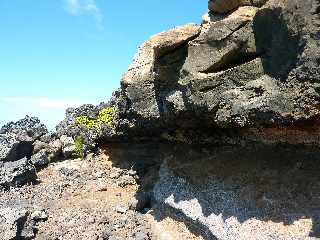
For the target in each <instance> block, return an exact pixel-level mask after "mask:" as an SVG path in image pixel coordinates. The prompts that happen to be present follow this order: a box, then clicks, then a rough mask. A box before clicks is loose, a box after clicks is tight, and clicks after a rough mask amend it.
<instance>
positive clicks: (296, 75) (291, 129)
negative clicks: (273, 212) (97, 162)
mask: <svg viewBox="0 0 320 240" xmlns="http://www.w3.org/2000/svg"><path fill="white" fill-rule="evenodd" d="M209 9H210V10H211V11H209V13H208V14H206V15H205V16H204V17H203V21H202V24H201V26H197V25H194V24H187V25H185V26H181V27H177V28H175V29H172V30H169V31H167V32H163V33H160V34H157V35H155V36H153V37H151V38H150V39H149V40H148V41H146V42H145V43H144V44H142V46H140V48H139V51H138V53H137V54H136V56H135V58H134V61H133V63H132V64H131V65H130V66H129V69H128V71H127V73H125V74H124V76H123V78H122V80H121V88H120V89H119V90H118V91H117V92H115V94H114V98H113V100H112V101H111V102H110V104H111V105H112V106H113V107H114V108H115V109H116V112H117V115H116V117H115V121H114V125H113V126H112V127H109V128H110V129H108V130H106V129H104V130H103V131H102V132H101V131H100V132H98V133H97V132H95V133H94V134H91V135H95V138H97V139H99V138H103V139H104V141H109V140H110V141H113V140H114V139H115V138H117V139H122V140H123V139H135V140H137V139H140V140H143V139H148V138H150V139H158V140H168V138H169V139H171V140H172V139H178V138H179V139H180V140H183V141H184V142H189V143H215V142H216V141H218V142H219V143H221V141H223V140H222V139H228V138H229V137H230V134H229V132H231V133H232V135H233V136H232V138H236V137H240V138H244V137H245V138H249V139H251V140H255V139H256V138H259V140H264V137H265V136H267V138H268V139H269V140H270V139H273V140H275V141H281V142H283V141H286V140H288V141H289V140H290V141H292V139H294V138H295V141H296V143H303V142H304V141H307V142H309V143H310V142H314V143H317V142H318V139H317V137H315V136H312V137H311V138H310V139H305V138H304V137H301V139H298V138H299V137H296V136H297V135H300V134H302V136H303V135H304V133H306V132H308V129H310V128H312V132H313V133H314V132H318V131H319V130H318V127H317V125H318V124H317V122H318V117H319V80H320V79H319V76H320V74H319V58H320V48H319V44H320V43H319V2H318V1H311V0H308V1H297V0H296V1H280V0H277V1H276V0H273V1H209ZM78 112H79V111H78ZM92 112H93V113H94V112H95V111H89V112H88V111H80V113H78V115H77V114H74V113H72V114H73V115H74V116H73V117H69V118H68V121H67V124H64V125H63V123H62V124H61V125H60V126H61V127H58V132H59V131H62V132H63V131H64V130H65V129H66V128H67V129H68V131H67V132H70V129H72V131H73V132H74V133H73V134H74V135H76V134H77V131H74V129H77V128H79V124H75V121H74V119H75V117H76V116H79V115H81V113H82V114H84V115H92ZM96 112H97V110H96ZM72 114H71V115H72ZM71 115H70V116H71ZM70 119H71V120H70ZM66 125H67V127H66ZM84 130H85V129H80V130H78V132H79V133H80V134H83V132H84ZM90 131H91V132H92V129H90ZM177 132H178V133H177ZM226 133H228V134H226ZM307 134H308V133H307ZM89 135H90V134H89ZM177 135H179V136H177ZM261 136H262V137H261ZM217 139H218V140H217ZM230 141H233V140H232V139H231V140H230V139H229V141H227V142H230ZM236 141H238V140H236Z"/></svg>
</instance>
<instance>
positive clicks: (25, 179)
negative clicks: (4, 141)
mask: <svg viewBox="0 0 320 240" xmlns="http://www.w3.org/2000/svg"><path fill="white" fill-rule="evenodd" d="M36 179H37V174H36V170H35V167H34V165H33V164H32V162H31V161H30V160H28V159H27V158H26V157H25V158H22V159H19V160H16V161H12V162H0V186H2V187H5V188H9V187H14V186H22V185H24V184H26V183H29V182H34V181H35V180H36Z"/></svg>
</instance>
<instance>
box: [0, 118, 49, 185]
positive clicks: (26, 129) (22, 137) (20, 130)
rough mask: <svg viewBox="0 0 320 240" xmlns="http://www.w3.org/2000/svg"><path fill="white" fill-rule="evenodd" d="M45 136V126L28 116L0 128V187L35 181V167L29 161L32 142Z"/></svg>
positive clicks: (32, 147) (31, 153)
mask: <svg viewBox="0 0 320 240" xmlns="http://www.w3.org/2000/svg"><path fill="white" fill-rule="evenodd" d="M45 134H48V130H47V128H46V126H45V125H43V124H41V122H40V120H39V119H37V118H35V117H29V116H26V117H25V118H24V119H21V120H19V121H17V122H10V123H8V124H6V125H4V126H3V127H2V128H1V130H0V186H2V187H5V188H8V187H13V186H21V185H24V184H26V183H28V182H34V181H35V180H36V178H37V175H36V171H35V167H34V164H33V163H32V162H31V161H30V159H31V157H32V155H33V150H34V145H33V144H34V142H35V141H36V140H38V139H40V138H41V137H42V136H43V135H45Z"/></svg>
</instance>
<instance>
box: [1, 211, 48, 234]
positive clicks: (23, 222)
mask: <svg viewBox="0 0 320 240" xmlns="http://www.w3.org/2000/svg"><path fill="white" fill-rule="evenodd" d="M47 219H48V216H47V214H46V213H45V212H44V211H43V210H36V209H32V208H30V207H21V206H20V207H16V206H14V207H6V208H4V207H3V208H0V232H1V233H4V235H2V236H1V239H2V240H11V239H34V237H35V236H36V232H37V223H38V222H41V221H46V220H47Z"/></svg>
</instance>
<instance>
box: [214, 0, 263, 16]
mask: <svg viewBox="0 0 320 240" xmlns="http://www.w3.org/2000/svg"><path fill="white" fill-rule="evenodd" d="M267 1H268V0H209V2H208V5H209V10H211V11H214V12H218V13H228V12H230V11H231V10H234V9H237V8H238V7H240V6H255V7H261V6H262V5H263V4H265V3H266V2H267Z"/></svg>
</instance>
